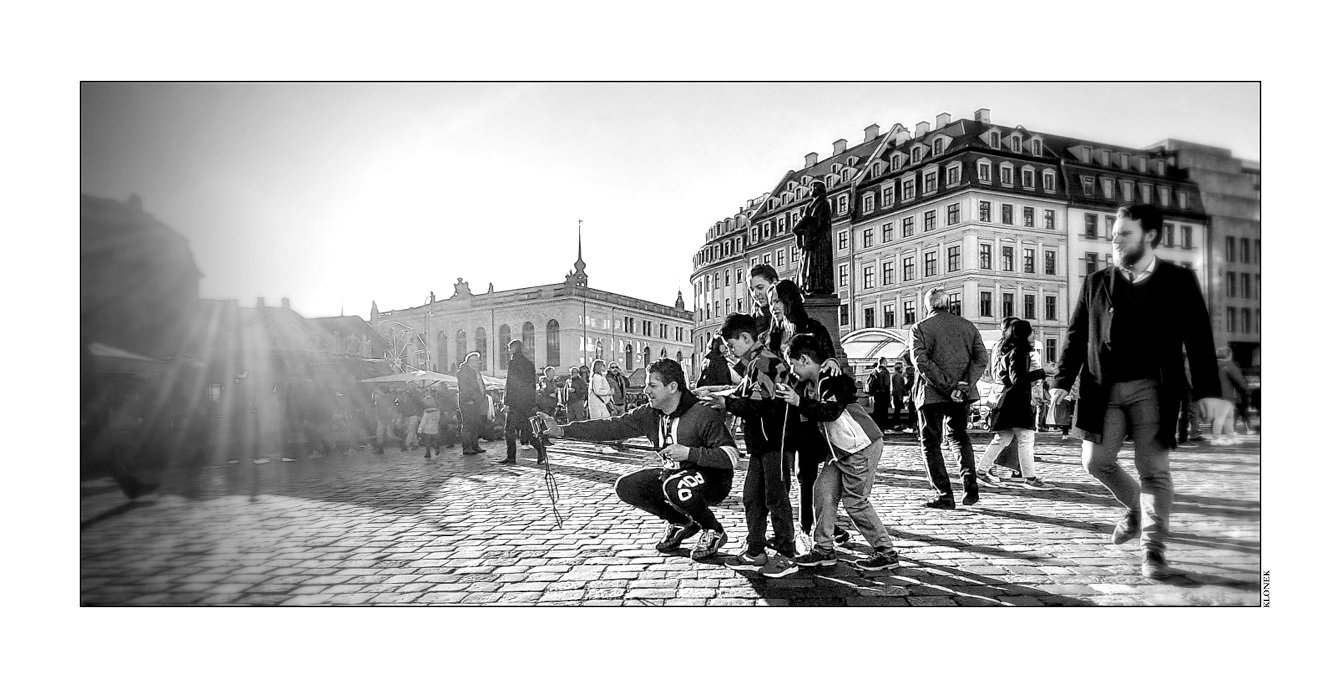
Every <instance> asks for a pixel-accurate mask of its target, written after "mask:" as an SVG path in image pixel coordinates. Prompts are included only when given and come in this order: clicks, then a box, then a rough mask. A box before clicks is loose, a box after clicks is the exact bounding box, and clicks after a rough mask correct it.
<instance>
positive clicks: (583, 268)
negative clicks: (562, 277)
mask: <svg viewBox="0 0 1341 687" xmlns="http://www.w3.org/2000/svg"><path fill="white" fill-rule="evenodd" d="M568 281H569V283H571V284H573V285H574V286H586V285H587V263H586V262H585V261H584V260H583V259H582V220H578V221H577V262H574V263H573V272H572V274H571V275H569V279H568Z"/></svg>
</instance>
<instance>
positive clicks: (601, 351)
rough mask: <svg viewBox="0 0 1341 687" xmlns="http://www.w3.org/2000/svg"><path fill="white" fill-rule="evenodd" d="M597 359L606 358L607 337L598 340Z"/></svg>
mask: <svg viewBox="0 0 1341 687" xmlns="http://www.w3.org/2000/svg"><path fill="white" fill-rule="evenodd" d="M596 359H597V360H605V339H597V340H596Z"/></svg>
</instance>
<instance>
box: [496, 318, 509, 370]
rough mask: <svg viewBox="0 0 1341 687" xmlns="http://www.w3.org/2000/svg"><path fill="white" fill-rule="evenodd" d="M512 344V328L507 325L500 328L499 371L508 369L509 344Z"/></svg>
mask: <svg viewBox="0 0 1341 687" xmlns="http://www.w3.org/2000/svg"><path fill="white" fill-rule="evenodd" d="M510 343H512V327H509V326H507V325H506V324H505V325H503V326H501V327H499V328H498V369H500V370H506V369H508V348H509V346H508V344H510Z"/></svg>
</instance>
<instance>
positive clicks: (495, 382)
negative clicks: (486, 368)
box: [480, 375, 508, 391]
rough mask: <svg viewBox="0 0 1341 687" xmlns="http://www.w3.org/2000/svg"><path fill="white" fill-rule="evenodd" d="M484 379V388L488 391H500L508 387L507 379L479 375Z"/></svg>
mask: <svg viewBox="0 0 1341 687" xmlns="http://www.w3.org/2000/svg"><path fill="white" fill-rule="evenodd" d="M480 377H482V378H483V379H484V388H485V389H488V390H489V391H502V390H503V389H506V388H508V380H506V379H499V378H498V377H490V376H489V375H480Z"/></svg>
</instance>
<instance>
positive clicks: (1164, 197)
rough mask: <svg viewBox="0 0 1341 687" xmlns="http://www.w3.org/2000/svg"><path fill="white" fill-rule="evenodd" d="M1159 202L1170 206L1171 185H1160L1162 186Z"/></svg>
mask: <svg viewBox="0 0 1341 687" xmlns="http://www.w3.org/2000/svg"><path fill="white" fill-rule="evenodd" d="M1159 204H1160V205H1163V206H1164V207H1169V187H1168V186H1160V187H1159Z"/></svg>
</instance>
